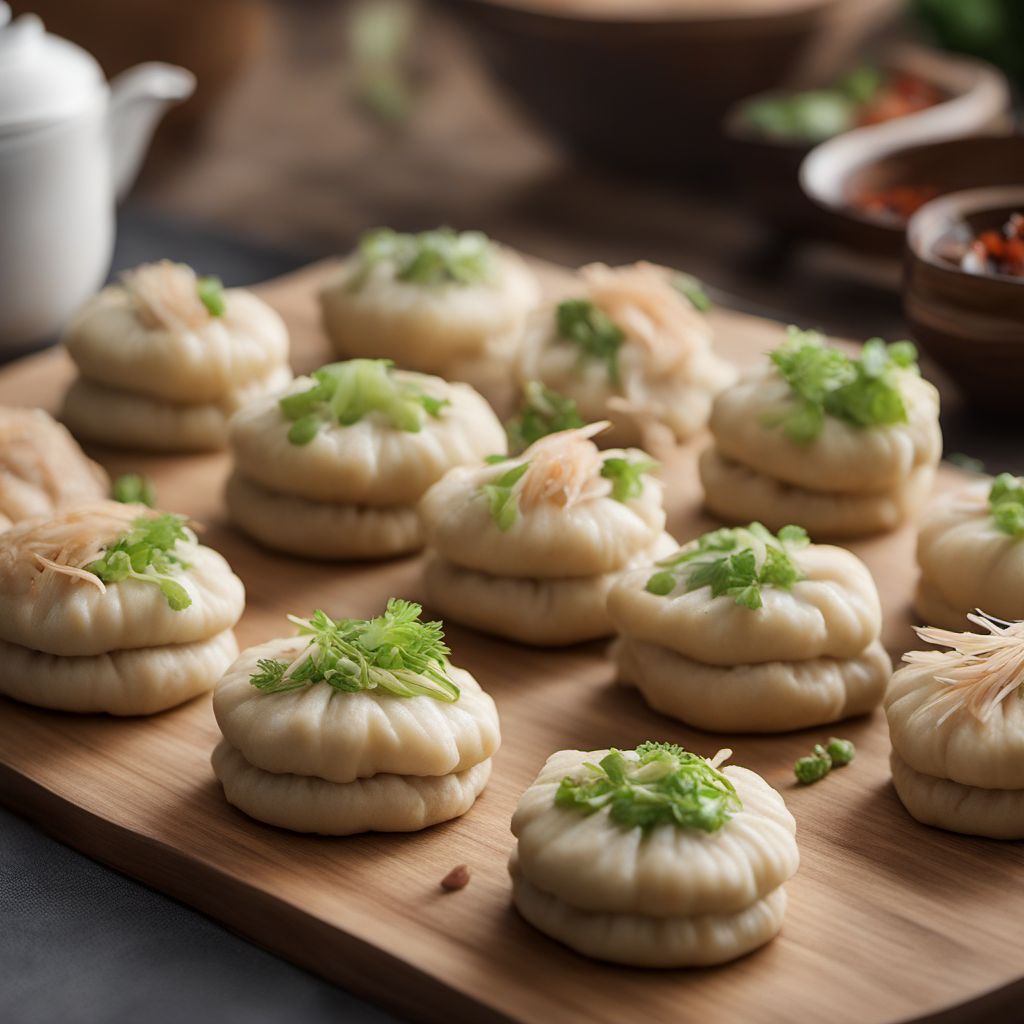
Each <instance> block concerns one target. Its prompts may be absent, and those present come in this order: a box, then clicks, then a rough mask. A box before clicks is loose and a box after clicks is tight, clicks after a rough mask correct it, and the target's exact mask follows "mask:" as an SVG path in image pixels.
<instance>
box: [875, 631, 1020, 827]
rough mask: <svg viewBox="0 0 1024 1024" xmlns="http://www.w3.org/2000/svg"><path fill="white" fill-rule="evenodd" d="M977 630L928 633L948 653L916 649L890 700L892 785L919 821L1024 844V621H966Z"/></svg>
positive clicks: (891, 690) (896, 680) (925, 634)
mask: <svg viewBox="0 0 1024 1024" xmlns="http://www.w3.org/2000/svg"><path fill="white" fill-rule="evenodd" d="M967 618H968V619H969V620H970V623H972V624H973V625H974V626H975V627H977V631H976V632H973V633H968V632H951V631H949V630H945V629H938V628H936V627H933V626H932V627H922V628H919V629H918V630H917V633H918V636H919V637H920V638H921V639H922V640H923V641H925V642H926V643H929V644H934V645H936V646H938V647H947V648H949V650H947V651H935V650H928V651H911V652H909V653H908V654H905V655H904V656H903V660H904V661H906V662H907V663H908V664H906V665H905V666H903V667H902V668H901V669H899V671H897V672H896V673H895V674H894V675H893V677H892V682H891V683H890V685H889V690H888V692H887V693H886V697H885V713H886V716H887V717H888V719H889V735H890V737H891V739H892V756H891V760H890V763H891V767H892V779H893V784H894V785H895V787H896V792H897V794H899V798H900V800H902V801H903V805H904V806H905V807H906V809H907V810H908V811H909V812H910V814H911V815H912V816H913V817H914V818H916V819H917V820H918V821H920V822H922V823H924V824H926V825H936V826H938V827H939V828H945V829H949V830H950V831H952V832H963V833H966V834H967V835H977V836H988V837H990V838H992V839H1024V699H1022V694H1024V689H1022V687H1024V622H1012V623H1010V622H1004V621H1002V620H999V619H994V618H992V617H990V616H988V615H984V614H980V613H978V614H972V615H969V616H968V617H967Z"/></svg>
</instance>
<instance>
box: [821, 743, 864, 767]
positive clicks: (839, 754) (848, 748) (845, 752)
mask: <svg viewBox="0 0 1024 1024" xmlns="http://www.w3.org/2000/svg"><path fill="white" fill-rule="evenodd" d="M825 753H827V754H828V756H829V759H830V760H831V761H832V767H833V768H842V767H843V766H844V765H848V764H849V763H850V762H851V761H852V760H853V759H854V758H855V757H856V756H857V748H856V747H855V746H854V745H853V743H852V742H851V741H850V740H843V739H840V738H839V737H838V736H833V737H831V738H830V739H829V741H828V743H826V744H825Z"/></svg>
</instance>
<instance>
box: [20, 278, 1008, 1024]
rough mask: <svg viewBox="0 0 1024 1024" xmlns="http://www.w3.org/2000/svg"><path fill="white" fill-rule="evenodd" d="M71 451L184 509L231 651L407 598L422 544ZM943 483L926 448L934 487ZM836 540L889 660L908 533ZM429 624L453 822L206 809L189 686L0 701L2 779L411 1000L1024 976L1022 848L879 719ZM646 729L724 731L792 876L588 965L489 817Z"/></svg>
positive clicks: (542, 1005) (630, 1014)
mask: <svg viewBox="0 0 1024 1024" xmlns="http://www.w3.org/2000/svg"><path fill="white" fill-rule="evenodd" d="M324 272H325V267H324V266H323V265H318V266H316V267H313V268H310V269H308V270H306V271H302V272H300V273H298V274H296V275H292V276H290V277H287V278H283V279H280V280H278V281H275V282H271V283H269V284H267V285H265V286H262V287H261V288H260V289H259V290H260V292H261V294H262V295H263V296H264V297H265V298H267V299H268V300H269V301H270V302H271V303H272V304H273V305H274V306H276V307H277V308H278V309H279V310H280V312H281V313H282V315H283V316H284V317H285V319H286V320H287V322H288V324H289V327H290V328H291V330H292V336H293V345H294V363H295V366H296V369H297V370H307V369H310V368H312V367H314V366H315V365H317V364H318V363H320V362H323V361H325V359H326V358H327V355H328V353H327V349H326V345H325V344H324V342H323V340H322V338H321V337H320V334H319V331H318V329H317V325H316V307H315V300H314V292H315V287H316V284H317V282H318V280H320V279H322V276H323V274H324ZM714 316H715V319H716V321H717V327H718V336H719V345H720V348H721V350H722V351H723V352H724V353H725V354H726V355H728V356H730V357H732V358H734V359H735V360H736V361H738V362H749V361H751V360H752V359H756V358H757V357H758V356H759V354H760V353H762V352H764V351H765V350H766V349H768V348H770V347H771V346H772V345H773V344H774V343H775V342H776V341H777V339H778V333H779V331H780V327H779V325H777V324H773V323H770V322H768V321H761V320H756V319H753V318H751V317H747V316H743V315H740V314H736V313H730V312H728V311H724V310H720V311H717V312H716V313H715V314H714ZM70 376H71V369H70V366H69V365H68V362H67V360H66V358H65V356H64V355H63V354H62V353H60V352H57V351H54V352H49V353H46V354H44V355H41V356H37V357H34V358H32V359H30V360H27V361H24V362H22V363H20V364H15V365H13V366H11V367H9V368H8V369H7V370H5V371H3V372H2V373H0V402H3V403H6V404H23V405H40V406H43V407H45V408H47V409H50V410H55V409H56V407H57V404H58V401H59V396H60V394H61V392H62V389H63V388H64V386H65V385H66V383H67V381H68V379H69V378H70ZM705 443H706V438H701V439H698V440H697V441H696V442H695V443H693V444H691V445H689V446H688V447H687V448H686V449H685V450H683V451H681V452H680V453H679V455H678V457H677V458H675V459H674V460H672V462H671V464H670V465H668V466H666V476H667V479H668V483H669V487H668V504H669V507H670V521H669V526H670V528H671V529H672V531H673V533H674V534H675V536H676V537H677V538H678V539H680V540H685V539H687V538H689V537H692V536H694V535H695V534H697V533H698V532H700V531H702V530H703V529H705V528H706V527H707V526H708V525H709V524H710V521H709V520H707V519H705V518H704V517H703V516H702V514H701V512H700V490H699V487H698V485H697V481H696V471H695V467H694V461H695V454H696V452H697V451H699V449H700V448H701V447H702V445H703V444H705ZM91 454H93V455H94V456H96V457H97V458H99V460H100V461H101V462H103V464H104V465H106V466H107V468H108V469H109V470H110V471H111V472H112V473H119V472H123V471H126V470H128V469H135V470H140V471H143V472H146V473H148V474H150V475H151V476H152V477H153V478H154V480H155V481H156V484H157V489H158V494H159V498H160V502H161V505H162V506H163V507H165V508H168V509H172V510H175V511H180V512H186V513H188V514H190V515H192V516H193V517H195V518H196V519H197V520H199V521H200V522H202V523H205V524H206V527H207V528H206V532H205V534H204V541H205V542H206V543H208V544H210V545H212V546H213V547H215V548H217V549H218V550H220V551H221V552H222V553H223V554H224V555H225V556H226V557H227V558H228V560H229V561H230V562H231V564H232V566H233V567H234V568H235V570H236V572H238V574H239V575H240V576H241V577H242V579H243V580H244V582H245V585H246V588H247V592H248V606H247V609H246V613H245V616H244V618H243V619H242V622H241V623H240V625H239V627H238V638H239V642H240V644H241V645H242V646H247V645H250V644H253V643H256V642H259V641H262V640H266V639H268V638H270V637H274V636H280V635H285V634H287V633H288V632H290V630H289V627H288V625H287V623H286V622H285V620H284V615H285V613H287V612H289V611H296V612H308V611H309V610H311V609H312V608H314V607H323V608H325V609H326V610H327V611H329V612H330V613H331V614H333V615H367V614H371V613H375V612H376V611H378V610H379V609H380V607H381V606H382V604H383V602H384V601H385V599H386V598H387V597H389V596H392V595H395V596H405V597H409V598H418V597H419V596H420V589H421V588H420V580H419V573H420V563H419V560H418V559H404V560H397V561H392V562H387V563H382V564H379V565H376V566H350V565H344V564H318V563H315V562H304V561H298V560H295V559H289V558H285V557H281V556H277V555H273V554H270V553H267V552H265V551H262V550H261V549H259V548H257V547H255V546H254V545H253V544H251V543H250V542H248V541H247V540H246V539H245V538H244V537H242V536H240V535H239V534H237V533H236V532H234V531H233V530H232V529H231V528H230V526H228V524H227V523H226V522H225V521H224V514H223V508H222V501H221V489H222V485H223V482H224V480H225V477H226V475H227V471H228V460H227V458H226V457H225V456H223V455H211V456H198V457H195V456H193V457H149V456H146V457H143V456H139V455H135V454H132V453H130V452H112V451H108V450H95V449H94V450H91ZM957 480H958V476H957V472H956V471H954V470H952V469H950V468H948V467H947V468H944V469H943V471H942V473H941V477H940V483H939V486H940V487H941V488H948V487H949V486H952V485H954V484H955V483H956V482H957ZM853 548H854V550H856V551H857V552H858V553H859V554H860V555H861V556H862V557H863V558H864V559H865V560H866V561H867V562H868V564H869V565H870V566H871V568H872V570H873V571H874V573H875V577H876V579H877V581H878V584H879V588H880V590H881V593H882V597H883V604H884V606H885V612H886V632H885V640H886V643H887V645H888V646H889V648H890V650H891V651H892V652H893V653H894V654H896V655H898V654H899V653H901V652H902V651H903V650H905V649H906V648H907V647H908V646H909V644H910V643H911V638H912V634H911V631H910V613H909V608H908V602H909V597H910V594H911V592H912V590H913V586H914V580H915V568H914V562H913V536H912V533H911V532H910V531H902V532H900V533H897V534H894V535H891V536H888V537H884V538H880V539H875V540H871V541H867V542H863V543H858V544H855V545H853ZM428 611H429V609H428ZM448 637H449V641H450V643H451V647H452V649H453V660H454V661H455V662H456V663H457V664H459V665H462V666H464V667H465V668H467V669H469V670H470V671H472V672H473V673H475V674H476V676H477V677H478V679H479V680H480V682H481V683H482V684H483V686H484V687H485V688H486V689H487V690H489V691H490V693H491V694H492V695H493V696H494V698H495V700H496V701H497V704H498V709H499V712H500V714H501V720H502V732H503V736H504V745H503V747H502V749H501V751H500V752H499V754H498V755H497V757H496V760H495V772H494V777H493V780H492V782H491V784H490V785H489V787H488V788H487V790H486V791H485V792H484V794H483V796H482V797H481V798H480V800H479V801H478V803H477V804H476V806H475V807H474V808H473V809H472V810H471V811H470V812H469V813H468V814H467V815H466V816H465V817H463V818H461V819H459V820H457V821H454V822H451V823H448V824H445V825H441V826H439V827H436V828H433V829H430V830H428V831H426V832H422V833H418V834H414V835H367V836H360V837H352V838H345V839H327V838H315V837H306V836H299V835H293V834H290V833H287V832H284V831H280V830H277V829H274V828H272V827H269V826H264V825H261V824H259V823H257V822H254V821H250V820H249V819H247V818H246V817H245V816H243V815H242V814H240V813H239V812H237V811H235V810H233V809H232V808H231V807H229V806H228V805H227V804H226V803H225V801H224V799H223V797H222V795H221V792H220V788H219V786H218V784H217V783H216V781H215V779H214V777H213V774H212V771H211V769H210V765H209V755H210V751H211V750H212V748H213V746H214V744H215V742H216V740H217V735H218V731H217V727H216V724H215V722H214V719H213V714H212V711H211V708H210V701H209V698H206V697H204V698H200V699H197V700H195V701H193V702H191V703H190V704H188V705H186V706H184V707H181V708H178V709H176V710H173V711H170V712H166V713H164V714H162V715H158V716H155V717H153V718H146V719H128V720H115V719H110V718H105V717H98V716H97V717H78V716H72V715H63V714H59V713H51V712H44V711H38V710H35V709H32V708H29V707H26V706H23V705H19V704H15V703H14V702H11V701H6V700H2V701H0V798H2V799H3V800H4V802H6V803H8V804H9V805H10V806H12V807H14V808H15V809H17V810H19V811H20V812H21V813H23V814H25V815H26V816H28V817H30V818H32V819H33V820H35V821H37V822H38V823H39V824H41V825H42V826H43V827H44V828H45V829H47V830H49V831H50V832H52V833H53V834H54V835H56V836H57V837H58V838H61V839H63V840H64V841H66V842H68V843H69V844H71V845H72V846H75V847H76V848H78V849H80V850H82V851H83V852H85V853H87V854H89V855H91V856H93V857H95V858H96V859H98V860H101V861H104V862H105V863H108V864H110V865H112V866H114V867H116V868H118V869H120V870H122V871H124V872H126V873H127V874H130V875H132V876H134V877H137V878H139V879H141V880H143V881H145V882H147V883H149V884H151V885H153V886H155V887H156V888H158V889H161V890H163V891H165V892H167V893H169V894H170V895H172V896H174V897H177V898H178V899H181V900H182V901H184V902H186V903H189V904H191V905H192V906H195V907H197V908H199V909H200V910H202V911H204V912H206V913H208V914H210V915H211V916H213V917H215V918H217V919H218V920H220V921H222V922H224V923H225V924H227V925H228V926H229V927H231V928H234V929H236V930H237V931H239V932H241V933H243V934H244V935H246V936H248V937H250V938H251V939H253V940H254V941H256V942H258V943H259V944H261V945H263V946H266V947H267V948H269V949H271V950H273V951H275V952H277V953H279V954H280V955H281V956H283V957H286V958H288V959H290V960H293V961H295V962H296V963H299V964H301V965H303V966H305V967H308V968H310V969H311V970H314V971H316V972H318V973H320V974H322V975H324V976H325V977H327V978H329V979H332V980H335V981H337V982H338V983H340V984H342V985H344V986H345V987H347V988H349V989H351V990H354V991H356V992H359V993H361V994H365V995H368V996H370V997H371V998H375V999H377V1000H380V1001H381V1002H383V1003H385V1004H387V1005H388V1006H390V1007H393V1008H394V1009H396V1010H398V1011H399V1012H402V1013H404V1014H407V1015H408V1016H410V1017H413V1018H416V1019H422V1020H430V1021H435V1020H436V1021H440V1020H448V1021H450V1020H453V1019H454V1020H460V1021H461V1020H466V1021H490V1020H496V1021H522V1022H531V1024H532V1022H536V1024H549V1022H553V1021H565V1022H576V1021H579V1022H583V1021H587V1022H605V1021H607V1022H613V1021H614V1022H622V1021H628V1020H644V1021H651V1022H654V1021H658V1022H661V1021H665V1022H668V1021H698V1020H699V1021H702V1022H712V1024H714V1022H732V1021H742V1022H783V1021H785V1022H789V1021H813V1020H827V1021H829V1024H841V1022H847V1021H849V1022H858V1024H868V1022H870V1024H883V1022H895V1021H905V1020H917V1019H919V1018H924V1019H933V1020H939V1019H941V1020H943V1021H946V1020H977V1019H979V1017H978V1014H979V1013H981V1012H982V1008H983V1007H992V1006H995V1005H996V1004H997V1003H998V1005H1000V1006H1002V1005H1004V1003H1006V1001H1007V1000H1013V999H1017V1000H1019V998H1020V997H1021V996H1024V988H1022V986H1021V983H1020V979H1021V974H1022V957H1021V953H1020V938H1021V924H1020V921H1021V905H1022V902H1024V901H1022V899H1021V896H1020V882H1021V878H1022V877H1024V844H1020V843H998V842H994V841H986V840H980V839H970V838H966V837H961V836H956V835H952V834H948V833H944V832H940V831H937V830H934V829H930V828H926V827H924V826H921V825H918V824H917V823H916V822H914V821H913V820H911V819H910V818H909V817H908V816H907V814H906V813H905V812H904V811H903V809H902V807H901V806H900V804H899V802H898V800H897V799H896V797H895V794H894V793H893V791H892V788H891V786H890V784H889V773H888V767H887V755H888V749H889V744H888V736H887V732H886V727H885V721H884V717H883V716H882V715H881V713H877V712H876V713H875V714H874V715H872V716H869V717H867V718H863V719H860V720H857V721H853V722H850V723H846V724H843V725H842V726H840V727H838V728H837V729H835V730H829V729H828V728H825V729H820V730H808V731H805V732H802V733H795V734H790V735H786V736H780V737H750V736H711V735H708V734H702V733H699V732H696V731H694V730H692V729H688V728H686V727H684V726H682V725H681V724H679V723H678V722H675V721H673V720H671V719H668V718H664V717H661V716H659V715H657V714H655V713H654V712H652V711H650V710H648V709H647V707H646V705H644V704H643V702H642V701H641V699H640V698H639V696H638V695H637V694H636V693H635V692H633V691H630V690H626V689H623V688H619V687H617V686H616V685H615V683H614V673H613V670H612V667H611V664H610V663H609V662H608V661H607V660H606V659H605V657H604V645H603V644H596V643H595V644H588V645H584V646H580V647H577V648H572V649H568V650H565V651H555V652H550V651H546V652H545V651H534V650H529V649H526V648H523V647H519V646H517V645H514V644H511V643H505V642H502V641H498V640H492V639H490V638H488V637H484V636H481V635H479V634H475V633H473V632H471V631H469V630H466V629H461V628H459V627H457V626H454V625H453V626H451V627H449V629H448ZM0 671H2V666H0ZM830 731H836V732H838V733H839V734H840V735H844V736H848V737H849V738H851V739H852V740H854V742H855V743H856V744H857V749H858V756H857V759H856V761H855V762H854V763H853V764H852V765H851V766H850V767H849V768H846V769H844V770H843V771H841V772H836V773H835V774H834V775H833V776H830V777H829V778H828V779H827V780H826V781H825V782H823V783H821V784H819V785H817V786H812V787H807V788H800V787H798V786H796V785H795V784H794V782H793V777H792V773H791V765H792V763H793V761H794V759H795V758H796V757H797V756H799V755H800V754H802V753H805V752H806V751H807V750H808V749H809V747H810V746H811V744H812V743H814V742H815V741H817V740H819V739H820V738H823V737H826V736H827V735H828V734H829V733H830ZM649 738H651V739H666V740H673V741H676V742H680V743H683V744H684V745H685V746H687V747H689V748H691V749H694V750H697V751H699V752H702V753H704V752H713V751H714V750H716V749H718V748H719V747H721V746H731V747H733V749H734V750H735V758H734V759H735V761H736V762H737V763H739V764H744V765H747V766H749V767H751V768H753V769H755V770H757V771H759V772H761V773H762V774H763V775H764V776H765V778H766V779H767V780H768V781H769V782H770V783H771V784H772V785H774V786H776V787H777V788H778V789H779V790H780V791H781V792H782V794H783V795H784V797H785V798H786V801H787V803H788V804H789V806H790V809H791V810H792V811H793V813H794V815H795V816H796V819H797V823H798V841H799V843H800V849H801V855H802V864H801V868H800V871H799V873H798V874H797V876H796V877H795V878H794V879H793V880H792V882H791V883H789V885H788V889H789V894H790V902H789V911H788V914H787V917H786V923H785V927H784V929H783V933H782V935H781V936H780V937H779V938H778V939H777V940H775V941H774V942H772V943H771V944H769V945H768V946H767V947H765V948H764V949H762V950H760V951H758V952H756V953H754V954H752V955H750V956H748V957H746V958H744V959H742V960H740V961H738V962H736V963H734V964H732V965H729V966H727V967H723V968H717V969H711V970H691V971H643V970H635V969H625V968H616V967H611V966H607V965H601V964H598V963H595V962H592V961H589V960H586V959H584V958H583V957H580V956H577V955H576V954H574V953H572V952H570V951H569V950H567V949H564V948H563V947H561V946H559V945H557V944H556V943H554V942H553V941H551V940H549V939H547V938H545V937H544V936H542V935H540V934H539V933H537V932H535V931H534V930H533V929H531V928H530V927H529V926H528V925H527V924H526V923H525V922H523V921H522V920H521V919H520V918H519V917H518V916H517V915H516V913H515V912H514V911H513V910H512V909H511V907H510V905H509V884H508V879H507V875H506V871H505V862H506V859H507V856H508V853H509V851H510V849H511V846H512V842H513V840H512V836H511V834H510V832H509V829H508V823H509V818H510V816H511V814H512V810H513V808H514V807H515V804H516V801H517V799H518V797H519V794H520V793H521V791H522V790H523V789H524V788H525V787H526V785H527V784H528V783H529V782H530V780H531V779H532V778H533V776H534V775H535V773H536V772H537V770H538V769H539V767H540V766H541V764H542V763H543V761H544V759H545V758H546V757H547V755H548V754H550V753H551V752H552V751H554V750H557V749H560V748H564V747H580V748H599V747H607V746H611V745H615V746H620V747H628V746H632V745H634V744H636V743H638V742H640V741H642V740H645V739H649ZM460 863H466V864H468V865H469V868H470V871H471V872H472V877H471V880H470V883H469V885H468V886H467V887H466V888H465V889H463V890H460V891H458V892H454V893H445V892H443V891H442V889H441V888H440V881H441V879H442V878H443V877H444V876H445V875H446V874H447V872H448V871H449V870H450V869H451V868H452V867H454V866H455V865H457V864H460ZM997 990H998V991H997ZM957 1007H958V1008H959V1009H953V1008H957ZM1006 1019H1010V1018H1006Z"/></svg>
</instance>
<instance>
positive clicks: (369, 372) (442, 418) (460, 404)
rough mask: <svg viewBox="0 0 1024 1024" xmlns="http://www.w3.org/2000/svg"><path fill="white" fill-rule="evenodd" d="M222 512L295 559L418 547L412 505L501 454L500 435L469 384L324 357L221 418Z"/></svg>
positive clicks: (384, 363)
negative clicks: (225, 461)
mask: <svg viewBox="0 0 1024 1024" xmlns="http://www.w3.org/2000/svg"><path fill="white" fill-rule="evenodd" d="M230 443H231V451H232V454H233V456H234V473H233V475H232V477H231V479H230V481H229V482H228V488H227V506H228V511H229V512H230V515H231V518H232V519H233V520H234V521H235V523H236V524H237V525H238V526H239V527H241V529H243V530H244V531H245V532H246V533H248V534H249V535H250V536H252V537H254V538H255V539H256V540H258V541H260V542H261V543H263V544H265V545H267V546H268V547H272V548H276V549H277V550H280V551H285V552H288V553H289V554H293V555H305V556H309V557H317V558H347V559H357V558H358V559H367V558H388V557H392V556H395V555H403V554H408V553H409V552H411V551H415V550H417V549H418V548H419V547H421V546H422V539H421V530H420V524H419V519H418V517H417V514H416V503H417V501H419V499H420V497H421V496H422V495H423V493H424V491H426V490H427V488H429V487H430V486H431V485H432V484H434V483H435V482H436V481H438V480H439V479H440V478H441V477H442V476H444V475H445V473H447V472H448V471H449V470H452V469H454V468H455V467H457V466H463V465H466V464H471V463H476V462H479V461H480V460H482V459H483V458H484V456H485V455H487V454H489V453H492V452H504V451H505V446H506V441H505V432H504V430H503V429H502V426H501V424H500V423H499V421H498V419H497V417H496V416H495V415H494V413H493V412H492V411H491V408H490V406H489V405H488V404H487V402H485V401H484V399H483V398H482V397H481V396H480V395H479V394H477V392H476V391H474V390H473V388H471V387H470V386H469V385H468V384H449V383H448V382H447V381H444V380H442V379H441V378H440V377H431V376H428V375H427V374H424V373H415V372H412V371H408V370H396V369H395V368H394V366H393V365H392V364H391V362H390V361H389V360H387V359H351V360H349V361H347V362H343V363H331V364H330V365H328V366H324V367H321V368H320V369H319V370H316V371H315V372H314V373H313V375H312V376H311V377H299V378H298V379H296V380H295V381H294V382H293V383H292V384H291V386H290V387H289V388H288V390H287V391H286V392H285V393H284V394H283V395H270V396H266V397H263V398H259V399H257V400H256V401H254V402H251V403H250V404H249V405H247V406H246V407H245V408H244V409H242V410H241V411H240V412H239V413H238V414H237V415H236V416H235V417H234V418H233V419H232V421H231V426H230Z"/></svg>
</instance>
